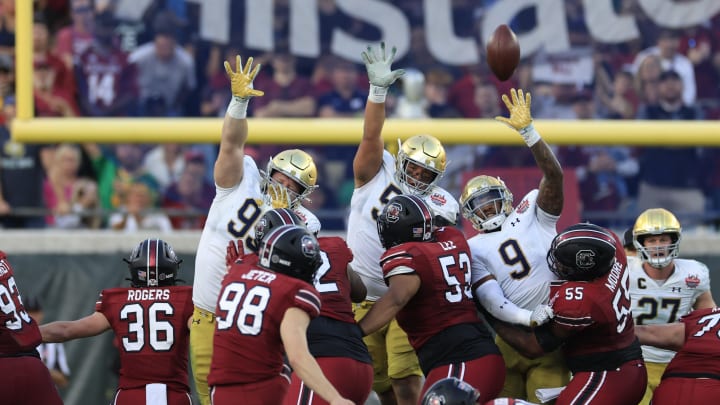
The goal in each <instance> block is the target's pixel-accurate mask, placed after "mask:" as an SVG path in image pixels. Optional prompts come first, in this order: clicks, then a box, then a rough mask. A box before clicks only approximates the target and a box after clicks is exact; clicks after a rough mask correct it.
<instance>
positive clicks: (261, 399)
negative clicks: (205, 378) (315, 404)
mask: <svg viewBox="0 0 720 405" xmlns="http://www.w3.org/2000/svg"><path fill="white" fill-rule="evenodd" d="M288 385H289V384H288V380H287V376H281V375H278V376H277V377H274V378H271V379H269V380H265V381H261V382H256V383H251V384H236V385H215V386H213V387H210V403H211V404H212V405H237V404H243V405H266V404H282V401H283V399H284V398H285V394H287V391H288Z"/></svg>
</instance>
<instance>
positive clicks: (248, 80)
mask: <svg viewBox="0 0 720 405" xmlns="http://www.w3.org/2000/svg"><path fill="white" fill-rule="evenodd" d="M252 63H253V58H252V57H250V58H248V60H247V62H246V63H245V68H244V69H243V67H242V63H240V55H237V57H236V60H235V69H236V71H235V72H233V70H232V68H231V67H230V62H228V61H225V72H227V75H228V78H229V79H230V88H231V90H232V94H233V96H235V97H240V98H246V99H247V98H250V97H261V96H263V95H264V94H265V92H264V91H262V90H255V89H253V85H252V82H253V80H255V76H257V74H258V72H260V67H261V66H262V65H260V64H257V65H255V68H254V69H252V70H251V68H252Z"/></svg>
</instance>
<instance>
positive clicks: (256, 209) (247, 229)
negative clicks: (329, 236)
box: [193, 156, 320, 313]
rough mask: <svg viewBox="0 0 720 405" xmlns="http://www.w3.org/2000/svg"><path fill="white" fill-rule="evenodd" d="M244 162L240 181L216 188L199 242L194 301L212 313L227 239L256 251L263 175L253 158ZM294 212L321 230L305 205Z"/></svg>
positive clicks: (315, 230) (262, 205)
mask: <svg viewBox="0 0 720 405" xmlns="http://www.w3.org/2000/svg"><path fill="white" fill-rule="evenodd" d="M243 165H244V166H243V178H242V181H241V182H240V183H239V184H237V185H236V186H235V187H232V188H220V187H216V189H215V198H214V199H213V202H212V205H211V206H210V210H209V212H208V217H207V221H206V222H205V227H204V228H203V232H202V235H201V236H200V242H199V243H198V249H197V255H196V257H195V279H194V281H193V302H194V304H195V305H196V306H197V307H199V308H202V309H204V310H206V311H208V312H211V313H212V312H215V304H216V303H217V297H218V293H219V292H220V284H221V283H222V279H223V277H224V276H225V273H226V272H227V271H226V268H225V255H226V253H227V244H228V242H229V241H231V240H237V241H238V242H239V243H241V244H242V248H243V252H244V253H249V252H251V251H256V250H257V249H256V246H255V243H256V242H255V223H256V222H257V220H258V219H260V217H261V216H262V214H263V212H264V210H265V209H267V207H266V206H264V202H263V195H262V192H261V184H262V177H261V175H260V171H259V170H258V168H257V165H256V164H255V161H254V160H253V159H252V158H251V157H250V156H245V161H244V162H243ZM296 213H297V214H298V217H300V219H302V220H303V221H305V223H306V225H307V226H308V229H309V230H310V231H311V232H317V231H319V230H320V229H319V225H320V222H319V221H318V219H317V217H316V216H315V215H314V214H312V213H311V212H310V211H308V210H307V209H306V208H305V207H302V206H300V207H299V208H298V209H297V210H296ZM313 226H314V227H316V229H313Z"/></svg>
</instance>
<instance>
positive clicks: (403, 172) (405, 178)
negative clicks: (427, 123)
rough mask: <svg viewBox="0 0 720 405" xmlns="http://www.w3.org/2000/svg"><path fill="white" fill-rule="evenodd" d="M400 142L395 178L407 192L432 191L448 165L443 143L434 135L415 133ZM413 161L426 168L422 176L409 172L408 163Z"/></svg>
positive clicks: (421, 193) (416, 193)
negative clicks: (418, 176)
mask: <svg viewBox="0 0 720 405" xmlns="http://www.w3.org/2000/svg"><path fill="white" fill-rule="evenodd" d="M398 144H399V150H398V156H397V167H396V168H395V180H396V181H397V182H398V183H399V185H400V187H401V188H402V189H403V192H405V193H406V194H415V195H421V196H422V195H425V194H428V193H430V191H432V188H433V187H434V186H435V185H436V184H437V183H438V181H440V178H441V177H442V175H443V173H444V172H445V166H446V165H447V161H446V157H445V148H443V146H442V143H440V141H439V140H438V139H437V138H435V137H434V136H430V135H415V136H413V137H410V138H408V139H407V140H406V141H405V142H402V143H401V142H400V140H399V139H398ZM411 162H412V163H414V164H416V165H418V166H420V167H422V168H423V169H424V170H425V173H424V175H422V176H421V178H417V177H416V176H413V175H412V174H411V173H409V172H408V163H411ZM425 176H427V177H425Z"/></svg>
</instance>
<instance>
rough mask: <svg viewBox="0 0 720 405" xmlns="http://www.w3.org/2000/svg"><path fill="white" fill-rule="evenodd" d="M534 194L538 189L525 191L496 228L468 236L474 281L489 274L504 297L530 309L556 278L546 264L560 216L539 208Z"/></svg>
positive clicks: (541, 300) (545, 295) (544, 296)
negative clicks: (523, 195) (495, 230)
mask: <svg viewBox="0 0 720 405" xmlns="http://www.w3.org/2000/svg"><path fill="white" fill-rule="evenodd" d="M537 195H538V190H533V191H531V192H529V193H528V194H527V195H525V197H524V198H523V199H522V201H521V202H520V204H518V205H517V207H516V208H515V210H513V212H512V213H511V214H510V215H509V216H508V218H507V219H506V220H505V222H504V223H503V224H502V228H501V229H500V230H499V231H497V232H489V233H479V234H477V235H475V236H473V237H472V238H470V239H468V245H470V250H471V252H472V282H473V284H474V283H475V282H477V281H478V280H481V279H483V278H484V277H486V276H488V275H490V274H492V275H493V276H495V279H497V282H498V284H500V288H502V290H503V292H504V293H505V297H507V298H508V299H509V300H510V301H511V302H512V303H514V304H515V305H517V306H519V307H521V308H524V309H529V310H533V309H535V307H537V306H538V305H540V304H544V303H546V302H547V299H548V296H549V294H550V287H549V286H550V282H551V281H554V280H556V279H557V277H555V275H554V274H553V272H551V271H550V269H549V268H548V265H547V252H548V250H549V249H550V244H551V243H552V240H553V238H554V237H555V235H556V234H557V231H556V229H555V225H556V224H557V221H558V218H559V217H557V216H554V215H550V214H548V213H546V212H545V211H543V210H541V209H540V208H539V207H538V206H537V202H536V201H537ZM473 287H476V286H475V285H473Z"/></svg>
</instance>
